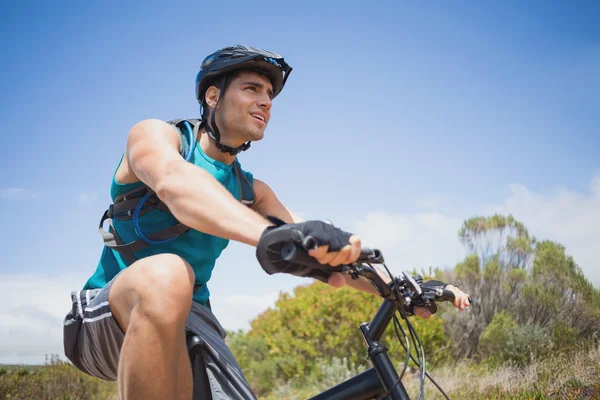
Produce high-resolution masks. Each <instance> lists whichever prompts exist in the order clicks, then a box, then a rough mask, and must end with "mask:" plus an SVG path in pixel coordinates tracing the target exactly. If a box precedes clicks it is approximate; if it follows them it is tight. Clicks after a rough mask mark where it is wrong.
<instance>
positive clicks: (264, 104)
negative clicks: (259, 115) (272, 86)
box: [258, 93, 273, 110]
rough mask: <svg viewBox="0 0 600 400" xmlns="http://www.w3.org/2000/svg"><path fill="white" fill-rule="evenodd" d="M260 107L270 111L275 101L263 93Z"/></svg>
mask: <svg viewBox="0 0 600 400" xmlns="http://www.w3.org/2000/svg"><path fill="white" fill-rule="evenodd" d="M258 105H259V106H260V107H261V108H264V109H265V110H269V109H271V106H272V105H273V100H271V97H270V96H269V95H268V94H267V93H263V95H262V96H260V99H259V100H258Z"/></svg>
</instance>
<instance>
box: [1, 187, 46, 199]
mask: <svg viewBox="0 0 600 400" xmlns="http://www.w3.org/2000/svg"><path fill="white" fill-rule="evenodd" d="M37 197H38V193H36V192H33V191H31V190H28V189H23V188H3V189H0V199H1V200H20V199H36V198H37Z"/></svg>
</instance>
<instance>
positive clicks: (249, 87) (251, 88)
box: [246, 86, 256, 92]
mask: <svg viewBox="0 0 600 400" xmlns="http://www.w3.org/2000/svg"><path fill="white" fill-rule="evenodd" d="M246 89H250V90H252V91H253V92H256V87H254V86H248V87H247V88H246Z"/></svg>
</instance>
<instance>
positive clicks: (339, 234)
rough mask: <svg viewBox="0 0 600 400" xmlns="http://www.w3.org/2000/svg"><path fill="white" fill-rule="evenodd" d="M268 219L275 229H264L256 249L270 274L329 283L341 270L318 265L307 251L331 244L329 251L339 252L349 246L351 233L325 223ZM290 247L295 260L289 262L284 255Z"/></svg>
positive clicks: (259, 258) (261, 262) (259, 259)
mask: <svg viewBox="0 0 600 400" xmlns="http://www.w3.org/2000/svg"><path fill="white" fill-rule="evenodd" d="M267 218H268V219H269V221H271V222H273V223H274V224H275V226H269V227H267V228H266V229H265V230H264V232H263V234H262V236H261V238H260V240H259V243H258V245H257V247H256V255H257V258H258V261H259V263H260V264H261V266H262V267H263V269H264V270H265V271H266V272H267V273H268V274H275V273H288V274H292V275H296V276H302V277H310V278H315V279H319V280H321V281H323V282H327V280H328V278H329V276H330V275H331V273H332V272H335V271H336V270H338V269H339V267H338V268H335V267H332V266H330V265H324V264H321V263H319V262H318V261H317V260H316V259H315V258H314V257H312V256H310V255H308V253H307V251H308V250H310V249H311V248H315V247H318V246H324V245H329V251H339V250H341V249H342V248H343V247H344V246H346V245H348V244H350V237H351V236H352V234H351V233H348V232H345V231H343V230H341V229H339V228H336V227H335V226H333V225H331V224H328V223H327V222H323V221H306V222H300V223H293V224H286V223H285V222H284V221H282V220H280V219H278V218H276V217H272V216H269V217H267ZM286 246H287V247H286ZM289 246H293V248H294V251H295V253H294V257H293V259H291V260H286V259H284V257H283V256H282V254H285V253H286V249H289V248H290V247H289ZM287 254H289V252H287Z"/></svg>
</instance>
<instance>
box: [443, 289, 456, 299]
mask: <svg viewBox="0 0 600 400" xmlns="http://www.w3.org/2000/svg"><path fill="white" fill-rule="evenodd" d="M455 298H456V297H455V296H454V292H452V291H450V290H447V289H444V290H443V291H442V299H444V300H447V301H449V302H453V301H454V299H455Z"/></svg>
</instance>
